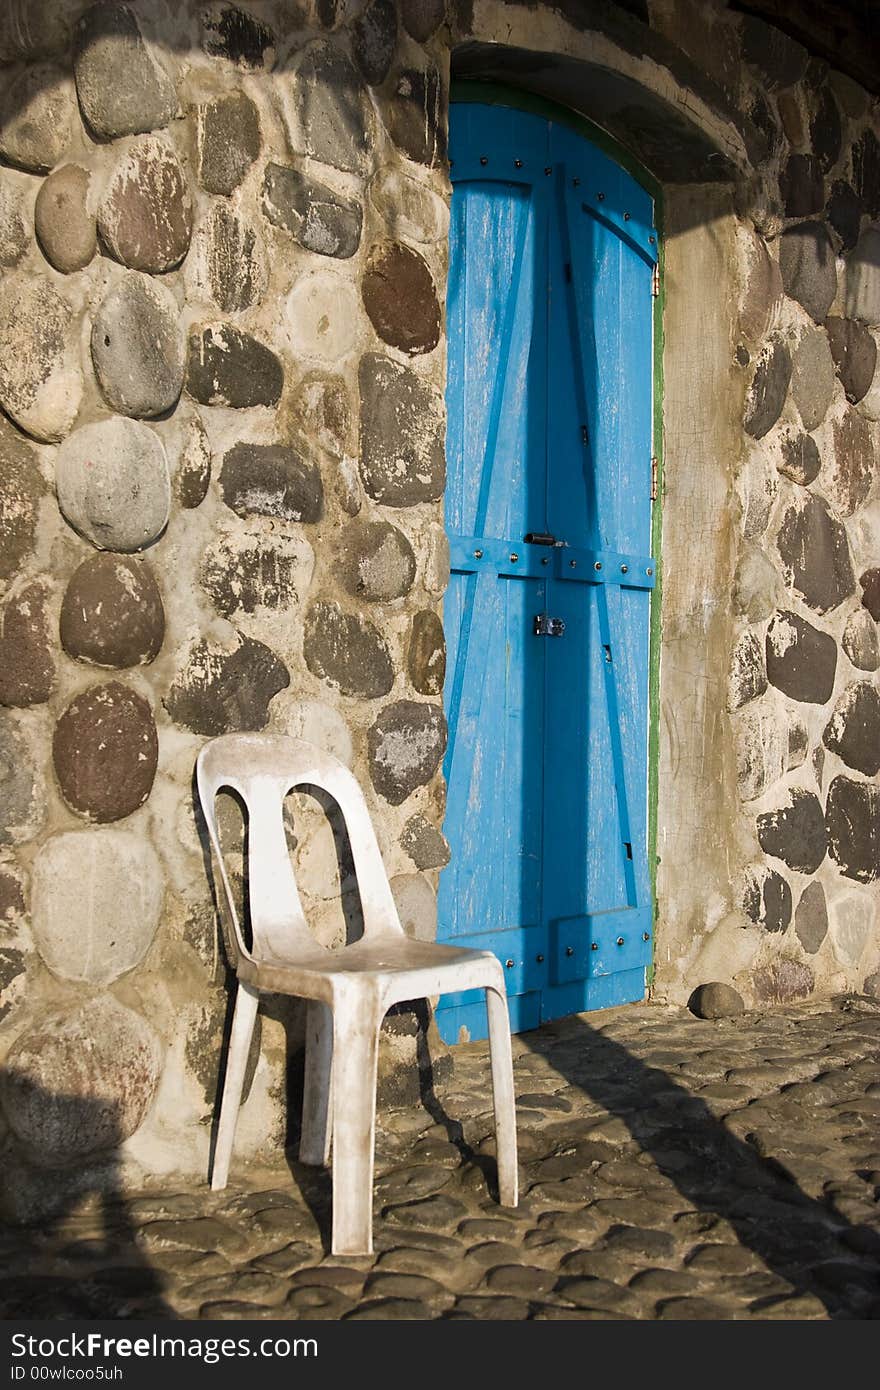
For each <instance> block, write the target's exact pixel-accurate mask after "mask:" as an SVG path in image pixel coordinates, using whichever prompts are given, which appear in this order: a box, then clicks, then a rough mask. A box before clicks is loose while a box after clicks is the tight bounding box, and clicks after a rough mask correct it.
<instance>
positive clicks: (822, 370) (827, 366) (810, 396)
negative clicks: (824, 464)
mask: <svg viewBox="0 0 880 1390" xmlns="http://www.w3.org/2000/svg"><path fill="white" fill-rule="evenodd" d="M791 393H792V395H793V397H794V403H795V405H796V406H797V408H798V411H799V412H800V417H801V420H802V421H803V425H804V429H806V430H814V429H815V428H816V427H817V425H821V423H822V421H823V420H824V419H825V415H826V414H827V411H828V407H829V405H830V404H831V397H832V396H833V394H834V362H833V360H832V357H831V349H830V347H829V345H828V338H827V336H826V334H825V333H824V332H823V330H822V329H821V328H814V329H811V330H810V331H808V332H807V333H805V334H804V336H803V337H802V338H801V340H800V343H799V344H798V349H797V352H796V353H795V355H794V361H793V363H792V372H791Z"/></svg>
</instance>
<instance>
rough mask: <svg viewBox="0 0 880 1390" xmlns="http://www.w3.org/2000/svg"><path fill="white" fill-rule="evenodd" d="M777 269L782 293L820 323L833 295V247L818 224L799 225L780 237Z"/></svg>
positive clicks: (834, 273)
mask: <svg viewBox="0 0 880 1390" xmlns="http://www.w3.org/2000/svg"><path fill="white" fill-rule="evenodd" d="M779 269H780V271H781V272H782V283H783V285H784V286H785V293H786V294H787V295H789V296H790V297H791V298H792V299H796V300H797V302H798V304H801V305H803V307H804V308H805V309H806V311H807V313H808V314H809V315H810V317H811V318H814V319H815V320H816V322H817V323H821V322H822V321H823V319H824V318H825V315H826V314H827V313H828V310H829V309H830V308H831V304H832V301H833V299H834V296H835V294H836V293H837V261H836V258H835V255H834V247H833V246H832V245H831V240H830V238H829V236H828V233H827V231H826V230H825V227H824V226H823V224H822V223H821V222H801V223H800V225H799V226H797V227H789V229H788V231H786V232H783V233H782V236H781V237H780V238H779Z"/></svg>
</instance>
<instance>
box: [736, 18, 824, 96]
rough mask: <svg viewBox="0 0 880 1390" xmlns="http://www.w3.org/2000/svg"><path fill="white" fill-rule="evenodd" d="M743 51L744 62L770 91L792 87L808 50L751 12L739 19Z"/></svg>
mask: <svg viewBox="0 0 880 1390" xmlns="http://www.w3.org/2000/svg"><path fill="white" fill-rule="evenodd" d="M740 32H741V34H742V46H743V48H742V51H743V57H744V58H745V60H746V62H747V63H748V64H749V65H750V66H751V67H753V68H755V69H756V70H757V71H758V72H759V73H760V75H761V78H762V79H763V83H764V85H765V86H766V87H767V89H768V90H769V91H771V92H778V91H781V90H783V89H784V88H786V87H793V86H794V85H795V83H796V82H800V80H801V78H802V77H803V75H804V73H805V72H806V70H807V61H808V56H809V55H808V53H807V50H806V49H805V48H804V47H803V46H802V45H801V44H799V43H796V42H795V41H794V39H790V38H789V37H788V35H787V34H783V33H782V31H781V30H780V29H777V28H776V27H775V26H774V25H772V24H765V23H764V21H763V20H761V19H757V18H756V17H755V16H753V15H749V14H747V15H744V16H743V18H742V20H741V31H740Z"/></svg>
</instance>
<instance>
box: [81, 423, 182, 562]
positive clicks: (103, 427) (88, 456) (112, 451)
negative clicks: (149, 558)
mask: <svg viewBox="0 0 880 1390" xmlns="http://www.w3.org/2000/svg"><path fill="white" fill-rule="evenodd" d="M55 486H56V490H57V493H58V505H59V507H60V508H61V511H62V513H63V514H64V517H65V518H66V520H67V521H69V522H70V525H71V526H72V527H73V528H74V530H75V531H78V532H79V534H80V535H81V536H84V537H85V538H86V540H88V541H91V543H92V545H94V546H97V548H98V549H99V550H119V551H122V552H123V553H129V552H131V551H135V550H143V549H144V547H145V546H148V545H152V543H153V542H154V541H155V540H157V539H158V537H159V536H160V535H161V534H162V532H163V530H164V529H165V525H166V523H167V521H168V512H169V508H170V505H171V480H170V476H169V472H168V460H167V458H166V457H165V450H164V448H163V447H162V442H161V440H160V439H159V437H158V435H156V434H154V432H153V431H152V430H151V429H150V428H149V427H148V426H147V425H142V424H141V423H140V422H139V421H136V420H128V419H126V418H124V417H123V416H114V417H113V418H112V419H110V420H100V421H98V423H97V424H94V425H83V426H82V427H81V428H80V429H78V430H75V431H74V433H73V434H72V435H70V436H69V437H68V438H67V439H66V440H65V441H64V443H63V444H62V446H61V448H60V449H59V451H58V458H57V463H56V475H55Z"/></svg>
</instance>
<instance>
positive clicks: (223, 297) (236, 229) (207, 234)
mask: <svg viewBox="0 0 880 1390" xmlns="http://www.w3.org/2000/svg"><path fill="white" fill-rule="evenodd" d="M197 243H198V246H199V248H200V250H201V254H202V261H203V267H204V276H205V280H206V282H207V289H208V293H209V295H210V296H211V298H212V299H213V301H214V303H215V304H216V305H217V306H218V308H220V309H222V310H223V312H224V313H225V314H235V313H240V312H241V310H242V309H250V308H251V307H252V305H254V304H259V303H260V301H261V300H262V298H263V295H264V294H265V292H266V284H267V282H268V268H267V265H266V257H265V253H264V251H263V243H262V241H261V240H260V238H259V236H258V234H257V231H256V228H255V227H254V226H253V225H252V224H251V223H250V222H249V221H248V219H247V218H246V217H244V216H243V215H242V214H241V213H240V212H237V211H236V210H235V209H234V208H233V207H230V206H229V204H228V203H225V202H224V203H219V202H218V203H215V204H214V206H213V207H212V208H211V210H210V212H209V213H208V216H207V218H206V219H205V221H204V223H203V224H202V226H201V227H200V229H199V231H198V233H197Z"/></svg>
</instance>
